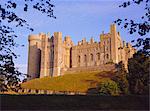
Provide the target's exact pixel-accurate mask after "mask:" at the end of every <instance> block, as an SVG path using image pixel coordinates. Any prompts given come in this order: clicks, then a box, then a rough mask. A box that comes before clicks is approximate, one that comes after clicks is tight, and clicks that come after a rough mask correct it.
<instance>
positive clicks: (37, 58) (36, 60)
mask: <svg viewBox="0 0 150 111" xmlns="http://www.w3.org/2000/svg"><path fill="white" fill-rule="evenodd" d="M28 41H29V52H28V75H29V77H28V80H30V79H34V78H37V77H39V76H40V63H41V50H40V49H41V37H40V36H39V35H29V37H28Z"/></svg>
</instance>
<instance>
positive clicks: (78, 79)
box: [21, 72, 113, 92]
mask: <svg viewBox="0 0 150 111" xmlns="http://www.w3.org/2000/svg"><path fill="white" fill-rule="evenodd" d="M111 75H113V73H112V72H81V73H75V74H65V75H64V76H59V77H53V78H50V77H44V78H41V79H39V78H38V79H33V80H30V81H28V82H25V83H23V84H22V85H21V86H22V87H23V88H28V89H43V90H53V91H79V92H86V91H87V90H88V89H89V88H94V87H96V85H97V83H99V82H102V81H109V80H110V76H111Z"/></svg>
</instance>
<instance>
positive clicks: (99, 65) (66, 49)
mask: <svg viewBox="0 0 150 111" xmlns="http://www.w3.org/2000/svg"><path fill="white" fill-rule="evenodd" d="M28 40H29V53H28V75H29V76H30V78H29V80H30V79H34V78H42V77H45V76H51V77H55V76H60V75H63V74H64V72H65V71H68V70H70V71H76V70H78V69H84V70H87V71H88V70H89V69H94V70H98V69H105V68H106V67H108V65H107V64H108V63H119V62H120V61H122V62H123V63H124V64H125V66H126V67H127V64H128V59H129V58H131V57H132V56H133V54H134V53H135V49H134V48H133V47H132V46H131V44H130V43H125V42H124V41H122V40H121V37H120V34H119V32H117V31H116V26H115V24H112V25H111V26H110V32H109V33H105V34H104V33H102V34H100V42H95V41H94V39H93V38H91V39H90V41H89V42H87V41H86V39H85V38H84V39H83V40H82V41H79V42H78V44H77V45H74V43H73V41H72V40H71V37H70V36H66V37H65V38H64V40H62V33H61V32H54V35H53V36H52V37H50V35H49V34H44V33H40V34H39V35H29V38H28ZM109 67H110V66H109ZM109 67H108V68H106V70H109V69H111V68H109Z"/></svg>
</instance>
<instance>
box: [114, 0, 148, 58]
mask: <svg viewBox="0 0 150 111" xmlns="http://www.w3.org/2000/svg"><path fill="white" fill-rule="evenodd" d="M142 3H143V4H144V6H145V7H144V9H143V10H144V11H145V13H144V15H143V16H141V18H139V19H140V20H139V22H138V21H136V20H133V19H128V18H125V19H120V18H119V19H117V20H116V21H115V23H117V24H118V25H121V28H125V29H127V30H128V32H129V33H130V34H134V33H137V34H138V35H139V36H140V37H138V39H137V40H136V43H135V45H134V46H135V47H138V48H140V51H141V52H142V53H144V54H145V55H147V56H150V38H149V37H147V35H148V34H149V32H150V22H149V21H150V6H149V4H150V0H130V1H126V2H124V3H123V4H121V5H120V6H119V7H122V8H127V7H129V6H130V5H133V4H135V5H137V6H140V5H143V4H142ZM144 36H146V37H145V38H144ZM134 41H135V40H133V41H132V42H134Z"/></svg>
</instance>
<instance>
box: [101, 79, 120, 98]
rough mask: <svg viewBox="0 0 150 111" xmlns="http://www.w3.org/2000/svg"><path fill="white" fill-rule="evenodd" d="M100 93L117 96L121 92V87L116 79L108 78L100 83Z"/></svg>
mask: <svg viewBox="0 0 150 111" xmlns="http://www.w3.org/2000/svg"><path fill="white" fill-rule="evenodd" d="M98 88H99V93H100V95H111V96H117V95H119V93H120V89H119V88H118V85H117V83H116V82H115V81H112V80H107V81H103V82H101V83H99V84H98Z"/></svg>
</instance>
